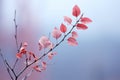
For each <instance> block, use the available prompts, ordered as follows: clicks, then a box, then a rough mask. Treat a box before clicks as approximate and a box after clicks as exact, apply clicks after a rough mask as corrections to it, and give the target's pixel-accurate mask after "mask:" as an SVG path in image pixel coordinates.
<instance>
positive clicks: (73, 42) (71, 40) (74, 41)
mask: <svg viewBox="0 0 120 80" xmlns="http://www.w3.org/2000/svg"><path fill="white" fill-rule="evenodd" d="M67 41H68V44H69V45H71V46H77V45H78V43H77V41H76V39H75V38H73V37H69V38H68V39H67Z"/></svg>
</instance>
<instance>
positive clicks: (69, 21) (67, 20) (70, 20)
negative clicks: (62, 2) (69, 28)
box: [64, 16, 72, 24]
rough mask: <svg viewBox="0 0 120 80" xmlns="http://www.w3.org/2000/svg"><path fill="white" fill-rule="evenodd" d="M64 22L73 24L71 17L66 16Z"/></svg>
mask: <svg viewBox="0 0 120 80" xmlns="http://www.w3.org/2000/svg"><path fill="white" fill-rule="evenodd" d="M64 21H65V22H67V23H69V24H71V22H72V19H71V18H69V17H67V16H64Z"/></svg>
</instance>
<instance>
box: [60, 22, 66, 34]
mask: <svg viewBox="0 0 120 80" xmlns="http://www.w3.org/2000/svg"><path fill="white" fill-rule="evenodd" d="M60 31H61V32H63V33H65V32H66V31H67V27H66V26H65V25H64V24H63V23H62V24H61V26H60Z"/></svg>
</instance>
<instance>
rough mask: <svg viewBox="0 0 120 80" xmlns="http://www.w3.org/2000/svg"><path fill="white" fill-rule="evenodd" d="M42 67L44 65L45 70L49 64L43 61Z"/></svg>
mask: <svg viewBox="0 0 120 80" xmlns="http://www.w3.org/2000/svg"><path fill="white" fill-rule="evenodd" d="M41 65H42V69H43V70H45V69H46V67H47V63H46V62H44V61H43V62H41Z"/></svg>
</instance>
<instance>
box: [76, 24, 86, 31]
mask: <svg viewBox="0 0 120 80" xmlns="http://www.w3.org/2000/svg"><path fill="white" fill-rule="evenodd" d="M76 27H77V29H78V30H80V29H82V30H86V29H87V28H88V27H87V26H86V25H85V24H81V23H78V24H77V26H76Z"/></svg>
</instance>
